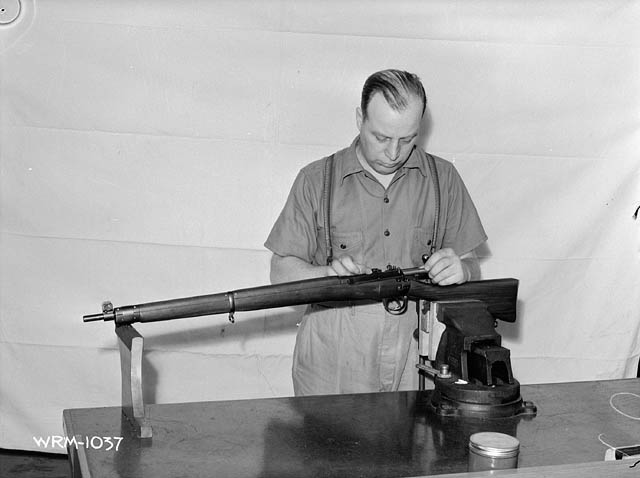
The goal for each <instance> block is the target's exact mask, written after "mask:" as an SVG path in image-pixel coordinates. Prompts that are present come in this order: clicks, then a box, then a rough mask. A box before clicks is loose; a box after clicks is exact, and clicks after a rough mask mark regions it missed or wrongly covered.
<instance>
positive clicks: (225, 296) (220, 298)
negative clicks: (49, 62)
mask: <svg viewBox="0 0 640 478" xmlns="http://www.w3.org/2000/svg"><path fill="white" fill-rule="evenodd" d="M517 294H518V280H517V279H493V280H480V281H472V282H466V283H464V284H459V285H448V286H439V285H434V284H431V283H429V281H428V273H427V272H426V271H425V270H424V269H423V268H421V267H415V268H410V269H404V270H403V269H400V268H397V267H393V266H389V268H387V270H385V271H382V270H380V269H374V270H373V271H372V272H371V273H369V274H358V275H352V276H333V277H321V278H315V279H305V280H299V281H293V282H283V283H280V284H273V285H266V286H260V287H252V288H247V289H239V290H235V291H229V292H222V293H217V294H208V295H200V296H194V297H185V298H180V299H171V300H163V301H158V302H148V303H144V304H136V305H126V306H122V307H117V308H113V306H112V305H111V303H110V302H105V303H103V307H102V313H99V314H91V315H85V316H83V321H84V322H93V321H97V320H104V321H110V320H112V321H114V322H115V324H116V326H119V325H125V324H132V323H135V322H156V321H160V320H172V319H182V318H187V317H199V316H203V315H215V314H229V320H230V321H231V322H234V313H235V312H239V311H250V310H261V309H273V308H277V307H288V306H294V305H302V304H321V303H336V302H337V303H340V302H342V303H344V302H353V301H360V300H369V301H371V300H374V301H380V302H382V303H383V305H384V307H385V308H386V309H387V311H388V312H389V313H392V314H402V313H404V311H405V310H406V309H407V303H408V301H410V300H413V301H419V300H426V301H430V302H435V301H451V300H479V301H482V302H484V303H485V304H486V305H487V309H488V311H489V312H490V313H491V315H492V316H493V317H494V318H496V319H500V320H503V321H506V322H514V321H515V320H516V301H517Z"/></svg>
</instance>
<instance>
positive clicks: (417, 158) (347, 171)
mask: <svg viewBox="0 0 640 478" xmlns="http://www.w3.org/2000/svg"><path fill="white" fill-rule="evenodd" d="M359 141H360V136H356V137H355V139H354V140H353V142H352V143H351V146H349V147H348V148H347V149H346V154H345V156H344V160H343V161H339V163H340V166H341V170H340V171H339V174H340V176H341V177H342V180H343V181H344V178H346V177H347V176H350V175H352V174H356V173H361V172H364V168H363V167H362V164H360V161H358V156H357V155H356V146H357V145H358V142H359ZM424 154H425V153H423V152H422V151H421V150H420V148H418V147H417V146H415V147H414V148H413V151H411V154H410V155H409V159H408V160H407V162H406V163H405V164H404V166H402V168H400V170H403V169H404V170H406V169H417V170H419V171H420V173H421V174H422V175H423V176H424V177H425V178H426V177H428V176H429V171H428V169H427V161H426V158H425V157H424Z"/></svg>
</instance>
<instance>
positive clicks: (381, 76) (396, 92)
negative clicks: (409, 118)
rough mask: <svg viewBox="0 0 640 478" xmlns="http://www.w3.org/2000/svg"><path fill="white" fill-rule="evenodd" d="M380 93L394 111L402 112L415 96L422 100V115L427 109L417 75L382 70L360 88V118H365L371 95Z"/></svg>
mask: <svg viewBox="0 0 640 478" xmlns="http://www.w3.org/2000/svg"><path fill="white" fill-rule="evenodd" d="M376 93H382V94H383V95H384V98H385V100H387V103H389V106H391V108H393V109H394V110H396V111H400V110H403V109H404V108H406V107H407V105H408V104H409V98H410V97H411V96H415V97H417V98H419V99H420V100H422V113H423V114H424V112H425V110H426V108H427V95H426V93H425V92H424V86H422V82H421V81H420V78H418V75H415V74H413V73H409V72H407V71H402V70H382V71H378V72H376V73H374V74H372V75H371V76H370V77H369V78H367V81H365V82H364V86H363V87H362V98H361V100H360V108H361V109H362V118H363V119H366V118H367V106H369V102H370V101H371V98H373V95H375V94H376Z"/></svg>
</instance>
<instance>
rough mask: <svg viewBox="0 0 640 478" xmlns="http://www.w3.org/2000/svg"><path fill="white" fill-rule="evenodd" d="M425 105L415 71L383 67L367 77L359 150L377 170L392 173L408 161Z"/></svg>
mask: <svg viewBox="0 0 640 478" xmlns="http://www.w3.org/2000/svg"><path fill="white" fill-rule="evenodd" d="M426 104H427V99H426V95H425V92H424V87H423V86H422V83H421V82H420V79H419V78H418V77H417V76H416V75H414V74H412V73H408V72H406V71H400V70H383V71H379V72H377V73H374V74H373V75H371V76H370V77H369V78H367V81H366V82H365V84H364V87H363V89H362V99H361V103H360V106H359V107H358V108H357V109H356V122H357V126H358V130H359V131H360V143H359V152H360V153H361V155H362V156H363V159H364V160H365V161H366V162H367V164H368V165H369V166H370V167H371V168H372V169H373V170H374V171H375V172H377V173H379V174H393V173H395V172H396V171H397V170H398V169H400V168H401V167H402V166H403V165H404V163H406V161H407V159H409V155H410V154H411V151H412V150H413V147H414V145H415V142H416V140H417V138H418V134H419V130H420V124H421V122H422V116H423V114H424V111H425V109H426Z"/></svg>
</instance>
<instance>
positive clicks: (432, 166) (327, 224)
mask: <svg viewBox="0 0 640 478" xmlns="http://www.w3.org/2000/svg"><path fill="white" fill-rule="evenodd" d="M334 156H335V155H334V154H332V155H331V156H329V157H328V158H327V160H326V161H325V163H324V181H323V184H322V207H323V209H324V241H325V245H326V250H327V265H331V261H333V246H332V244H331V192H332V189H331V188H332V181H333V162H334ZM427 164H428V165H429V172H430V173H431V183H432V184H433V188H434V191H435V199H436V201H435V218H434V221H433V222H434V224H433V235H432V236H431V248H430V250H429V255H431V254H433V253H434V252H435V251H436V239H437V238H438V224H439V223H440V181H439V180H438V170H437V169H436V161H435V159H433V156H431V155H430V154H429V153H427Z"/></svg>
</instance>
